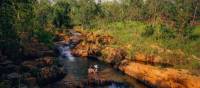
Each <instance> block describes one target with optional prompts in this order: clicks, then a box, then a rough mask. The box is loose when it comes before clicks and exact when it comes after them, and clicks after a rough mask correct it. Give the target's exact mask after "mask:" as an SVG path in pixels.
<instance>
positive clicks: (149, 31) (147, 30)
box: [142, 25, 155, 37]
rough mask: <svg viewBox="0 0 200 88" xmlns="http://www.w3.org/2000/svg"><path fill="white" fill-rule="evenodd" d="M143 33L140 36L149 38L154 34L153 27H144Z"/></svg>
mask: <svg viewBox="0 0 200 88" xmlns="http://www.w3.org/2000/svg"><path fill="white" fill-rule="evenodd" d="M144 30H145V32H143V33H142V36H144V37H149V36H152V35H153V34H154V32H155V27H154V26H153V25H148V26H146V27H145V29H144Z"/></svg>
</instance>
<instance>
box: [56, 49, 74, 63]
mask: <svg viewBox="0 0 200 88" xmlns="http://www.w3.org/2000/svg"><path fill="white" fill-rule="evenodd" d="M59 52H60V55H61V57H64V58H67V59H68V60H69V61H74V56H73V55H72V54H71V51H70V48H69V46H65V45H62V46H60V47H59Z"/></svg>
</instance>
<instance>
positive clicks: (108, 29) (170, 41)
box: [88, 21, 200, 69]
mask: <svg viewBox="0 0 200 88" xmlns="http://www.w3.org/2000/svg"><path fill="white" fill-rule="evenodd" d="M199 28H200V27H196V28H194V29H193V30H194V31H192V33H191V34H190V35H191V36H200V29H199ZM174 30H175V29H170V28H168V27H165V26H162V25H154V26H152V25H150V24H145V23H142V22H137V21H126V22H113V23H107V24H106V23H105V24H104V23H102V24H101V25H97V26H96V27H94V28H93V29H90V30H88V31H93V32H97V33H99V34H110V35H111V36H113V37H114V40H115V41H116V42H114V43H113V44H111V45H110V46H112V47H116V48H122V47H123V48H124V49H126V51H127V53H128V57H129V58H130V59H132V58H133V57H134V55H135V53H136V52H142V53H144V54H147V55H152V54H153V55H159V56H161V57H162V58H164V59H163V60H166V61H168V62H169V63H172V64H174V65H175V67H178V68H198V69H200V63H199V61H196V60H193V59H188V58H192V57H191V56H192V55H194V56H197V57H200V38H199V37H197V38H196V39H195V40H192V39H191V38H188V39H180V38H179V37H177V36H176V35H177V34H176V31H174ZM152 45H156V46H159V47H160V48H161V49H163V50H169V51H171V52H172V54H168V53H166V52H165V51H164V52H162V53H158V52H159V51H158V50H157V49H154V48H152V47H151V46H152ZM177 51H180V52H181V53H182V52H183V53H184V57H180V56H179V53H177ZM176 62H177V63H176ZM179 62H184V63H179ZM188 66H190V67H188Z"/></svg>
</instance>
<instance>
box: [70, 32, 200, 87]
mask: <svg viewBox="0 0 200 88" xmlns="http://www.w3.org/2000/svg"><path fill="white" fill-rule="evenodd" d="M76 32H78V33H80V35H79V37H76V38H73V37H69V40H70V39H72V40H73V39H75V40H79V42H77V45H76V46H75V48H73V50H72V53H73V54H74V55H75V56H81V57H88V56H95V57H99V60H101V61H104V62H106V63H110V64H111V65H112V66H113V67H115V68H118V69H120V70H121V71H123V72H124V73H126V74H127V75H129V76H131V77H134V78H136V79H138V80H139V81H141V82H143V83H144V84H146V85H148V86H152V87H158V88H179V87H181V88H199V87H200V85H198V84H200V78H199V77H198V76H194V75H192V73H191V72H189V71H188V70H185V69H184V70H182V69H175V68H174V67H173V63H174V62H170V61H164V60H163V59H162V57H160V56H156V55H148V54H147V55H146V54H144V53H141V52H137V53H135V55H134V57H129V56H128V52H127V51H126V50H127V49H129V47H132V46H129V45H127V46H123V47H117V48H116V47H114V46H112V45H113V44H115V43H116V40H115V38H114V37H113V36H111V35H109V34H107V33H104V34H102V33H101V34H99V33H98V32H87V31H84V30H80V29H78V30H76ZM152 47H153V48H156V49H158V50H159V51H162V50H161V49H162V48H160V47H159V46H156V45H154V46H153V45H152ZM166 51H167V52H168V53H172V52H170V50H164V51H163V52H166ZM176 53H177V55H179V56H181V55H182V52H181V51H179V52H176ZM133 58H134V59H133ZM138 61H139V62H142V63H138Z"/></svg>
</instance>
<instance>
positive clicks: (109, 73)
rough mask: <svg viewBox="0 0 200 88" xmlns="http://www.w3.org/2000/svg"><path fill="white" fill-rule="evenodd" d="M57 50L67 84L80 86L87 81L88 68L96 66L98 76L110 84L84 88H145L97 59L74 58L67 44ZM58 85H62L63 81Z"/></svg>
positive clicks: (56, 87)
mask: <svg viewBox="0 0 200 88" xmlns="http://www.w3.org/2000/svg"><path fill="white" fill-rule="evenodd" d="M58 50H59V52H60V57H59V60H60V62H61V64H62V65H63V66H64V71H65V72H66V73H67V75H66V77H65V78H64V80H65V81H64V82H68V83H69V84H70V83H72V82H73V83H76V84H80V83H81V82H83V81H86V80H87V78H88V74H87V70H88V68H89V66H91V65H98V67H99V69H98V70H99V73H98V74H99V75H100V76H101V77H102V78H104V79H105V80H110V81H112V82H110V83H108V84H106V85H95V86H92V87H90V86H89V85H84V86H83V87H84V88H146V87H145V86H144V85H142V84H141V83H139V82H137V81H136V80H135V79H134V78H131V77H128V76H127V75H125V74H123V73H121V72H120V71H117V70H116V69H113V68H112V67H111V66H110V65H108V64H105V63H103V62H100V61H98V60H97V59H94V58H80V57H74V56H73V55H71V51H70V45H69V44H65V45H59V47H58ZM58 83H60V84H62V83H63V81H62V82H58ZM51 87H52V86H51ZM54 87H55V88H61V87H59V85H54ZM62 88H64V87H62Z"/></svg>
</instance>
